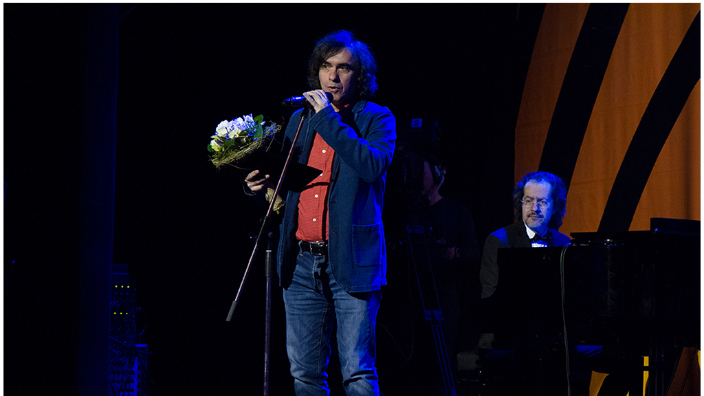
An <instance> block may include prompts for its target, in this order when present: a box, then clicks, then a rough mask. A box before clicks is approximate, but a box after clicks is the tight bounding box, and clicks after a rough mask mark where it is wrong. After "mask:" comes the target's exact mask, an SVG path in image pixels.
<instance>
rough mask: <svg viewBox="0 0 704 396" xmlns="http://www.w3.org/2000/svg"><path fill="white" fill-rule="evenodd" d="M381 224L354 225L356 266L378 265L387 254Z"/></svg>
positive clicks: (353, 239)
mask: <svg viewBox="0 0 704 396" xmlns="http://www.w3.org/2000/svg"><path fill="white" fill-rule="evenodd" d="M382 233H383V228H382V226H381V224H372V225H353V226H352V249H353V250H354V265H355V266H356V267H378V266H379V265H381V262H382V258H383V257H384V254H385V246H384V243H383V242H384V240H383V235H382Z"/></svg>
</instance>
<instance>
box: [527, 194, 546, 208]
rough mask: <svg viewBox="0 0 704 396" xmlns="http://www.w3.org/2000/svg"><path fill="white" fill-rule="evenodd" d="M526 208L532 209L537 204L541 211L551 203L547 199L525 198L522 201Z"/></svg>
mask: <svg viewBox="0 0 704 396" xmlns="http://www.w3.org/2000/svg"><path fill="white" fill-rule="evenodd" d="M521 203H522V204H523V207H524V208H532V207H533V205H535V204H536V203H537V204H538V207H539V208H540V209H545V208H547V207H548V206H550V201H548V200H547V199H537V200H536V199H534V198H530V197H529V198H524V199H522V200H521Z"/></svg>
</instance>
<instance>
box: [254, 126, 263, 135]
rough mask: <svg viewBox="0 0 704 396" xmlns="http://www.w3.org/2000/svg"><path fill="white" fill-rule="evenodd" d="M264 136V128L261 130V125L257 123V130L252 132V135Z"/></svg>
mask: <svg viewBox="0 0 704 396" xmlns="http://www.w3.org/2000/svg"><path fill="white" fill-rule="evenodd" d="M262 136H264V130H262V125H261V124H259V123H257V132H255V133H254V137H255V138H257V139H260V138H261V137H262Z"/></svg>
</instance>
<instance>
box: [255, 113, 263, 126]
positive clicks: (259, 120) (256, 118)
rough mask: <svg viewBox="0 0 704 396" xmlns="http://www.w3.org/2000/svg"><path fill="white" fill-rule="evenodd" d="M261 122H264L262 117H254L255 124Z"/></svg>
mask: <svg viewBox="0 0 704 396" xmlns="http://www.w3.org/2000/svg"><path fill="white" fill-rule="evenodd" d="M262 121H264V116H263V115H261V114H259V115H258V116H256V117H254V122H256V123H257V124H261V123H262Z"/></svg>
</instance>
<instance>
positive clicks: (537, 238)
mask: <svg viewBox="0 0 704 396" xmlns="http://www.w3.org/2000/svg"><path fill="white" fill-rule="evenodd" d="M550 236H551V235H550V233H549V232H548V233H547V234H545V236H540V235H538V234H535V235H533V238H531V239H530V241H531V242H541V241H542V242H545V243H546V244H547V243H548V241H549V240H550Z"/></svg>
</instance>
